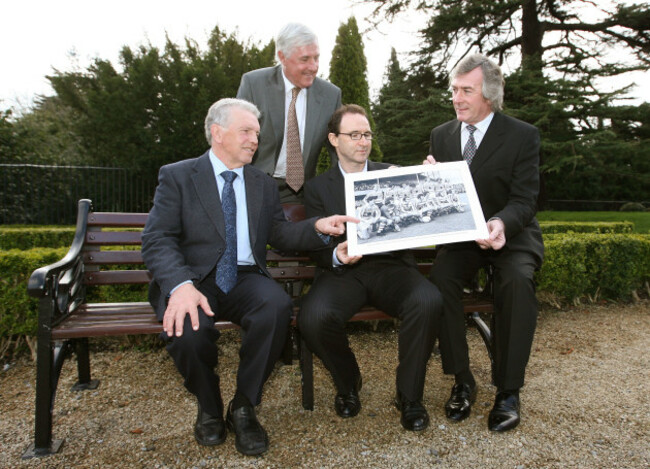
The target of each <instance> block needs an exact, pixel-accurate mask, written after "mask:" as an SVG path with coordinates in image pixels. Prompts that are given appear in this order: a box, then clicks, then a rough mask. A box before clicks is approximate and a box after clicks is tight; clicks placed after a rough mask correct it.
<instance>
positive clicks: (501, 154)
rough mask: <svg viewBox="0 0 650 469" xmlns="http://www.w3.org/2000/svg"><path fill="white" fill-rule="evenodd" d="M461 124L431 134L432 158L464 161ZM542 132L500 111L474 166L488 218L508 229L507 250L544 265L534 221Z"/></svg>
mask: <svg viewBox="0 0 650 469" xmlns="http://www.w3.org/2000/svg"><path fill="white" fill-rule="evenodd" d="M460 129H461V123H460V121H458V120H453V121H449V122H447V123H445V124H442V125H440V126H438V127H436V128H435V129H433V130H432V131H431V140H430V146H429V154H431V155H433V157H434V158H435V159H436V161H439V162H446V161H462V160H463V156H462V153H461V147H460ZM539 146H540V139H539V132H538V130H537V128H535V127H534V126H532V125H530V124H527V123H525V122H522V121H520V120H518V119H515V118H513V117H510V116H506V115H505V114H501V113H498V112H497V113H495V114H494V118H493V119H492V122H491V123H490V126H489V127H488V130H487V132H486V134H485V136H484V137H483V140H482V141H481V144H480V146H479V148H478V150H477V151H476V156H474V159H473V160H472V164H471V165H470V171H471V173H472V179H473V180H474V184H475V186H476V191H477V193H478V198H479V200H480V202H481V207H482V208H483V215H484V216H485V219H486V220H488V219H490V218H492V217H499V218H501V220H503V223H504V224H505V227H506V248H507V249H513V250H519V251H527V252H530V253H532V254H533V255H534V256H535V257H537V259H538V260H539V262H540V263H541V260H542V257H543V254H544V245H543V242H542V233H541V230H540V228H539V224H538V223H537V219H536V218H535V213H536V212H537V195H538V193H539Z"/></svg>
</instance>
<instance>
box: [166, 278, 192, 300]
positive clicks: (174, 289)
mask: <svg viewBox="0 0 650 469" xmlns="http://www.w3.org/2000/svg"><path fill="white" fill-rule="evenodd" d="M188 283H192V281H191V280H185V281H184V282H183V283H179V284H178V285H176V286H175V287H174V288H172V291H170V292H169V296H172V295H173V294H174V292H175V291H176V290H178V289H179V288H180V287H182V286H183V285H187V284H188Z"/></svg>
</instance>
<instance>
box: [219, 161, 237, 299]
mask: <svg viewBox="0 0 650 469" xmlns="http://www.w3.org/2000/svg"><path fill="white" fill-rule="evenodd" d="M221 177H223V178H224V180H225V181H226V183H225V184H224V186H223V191H222V194H221V206H222V208H223V218H224V221H225V223H226V251H225V252H224V253H223V255H222V256H221V258H220V259H219V263H218V264H217V275H216V277H217V286H218V287H219V288H220V289H221V291H222V292H224V293H228V292H229V291H230V289H231V288H232V287H234V286H235V283H236V282H237V201H236V200H235V191H234V189H233V187H232V182H233V181H234V180H235V178H236V177H237V173H235V172H234V171H224V172H222V173H221Z"/></svg>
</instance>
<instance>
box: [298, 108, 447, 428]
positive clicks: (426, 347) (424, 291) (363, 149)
mask: <svg viewBox="0 0 650 469" xmlns="http://www.w3.org/2000/svg"><path fill="white" fill-rule="evenodd" d="M328 130H329V134H328V138H329V141H330V143H331V144H332V146H333V147H334V148H335V149H336V153H337V156H338V164H337V165H335V166H334V167H333V168H331V169H330V170H329V171H328V172H326V173H324V174H322V175H320V176H318V177H316V178H314V179H311V180H309V181H308V182H307V183H306V184H305V210H306V214H307V216H308V217H315V216H318V217H321V216H326V215H327V214H334V213H343V211H345V189H344V174H346V173H355V172H360V171H373V170H378V169H386V168H388V167H389V165H388V164H384V163H374V162H372V161H368V155H369V154H370V149H371V143H372V142H371V140H372V132H371V131H370V124H369V123H368V118H367V115H366V112H365V110H364V109H363V108H362V107H360V106H357V105H354V104H350V105H344V106H342V107H340V108H339V109H337V110H336V111H335V112H334V114H333V115H332V118H331V120H330V122H329V126H328ZM347 247H348V241H347V239H346V235H342V236H339V237H337V238H334V240H333V242H332V243H330V245H329V246H328V247H326V248H323V249H319V250H318V251H315V252H314V253H313V257H314V259H315V261H316V262H317V264H318V267H319V272H318V274H317V276H316V279H315V281H314V283H313V285H312V286H311V288H310V290H309V293H308V294H307V295H306V297H305V298H304V299H303V303H302V307H301V311H300V317H299V319H298V325H299V328H300V332H301V334H302V337H303V338H304V340H305V342H306V343H307V346H308V347H309V349H310V350H311V351H312V352H314V353H315V354H316V355H317V356H318V357H320V359H321V360H322V361H323V364H324V365H325V367H326V368H327V369H328V370H329V372H330V373H331V375H332V379H333V380H334V384H335V386H336V389H337V394H336V397H335V399H334V408H335V410H336V413H337V414H338V415H339V416H340V417H342V418H348V417H354V416H355V415H357V414H358V413H359V411H360V410H361V402H360V400H359V391H360V389H361V373H360V370H359V365H358V364H357V360H356V358H355V356H354V353H353V352H352V350H351V349H350V344H349V342H348V338H347V335H346V333H345V323H346V322H347V320H348V319H350V317H352V316H353V315H354V314H355V313H356V312H357V311H358V310H359V308H361V307H362V306H363V305H366V304H370V305H373V306H376V307H378V308H380V309H381V310H382V311H385V312H386V313H387V314H390V315H391V316H393V317H395V318H399V319H400V320H401V325H400V331H399V364H398V366H397V378H396V387H397V389H396V397H395V405H396V406H397V408H398V409H399V410H400V412H401V420H400V421H401V424H402V426H403V427H404V428H405V429H407V430H412V431H419V430H424V429H425V428H427V426H428V424H429V415H428V413H427V410H426V409H425V407H424V406H423V404H422V394H423V390H424V381H425V374H426V368H427V362H428V360H429V357H430V356H431V352H432V350H433V345H434V341H435V337H436V333H437V329H438V321H439V316H440V314H441V311H442V298H441V295H440V292H439V291H438V289H437V288H436V287H435V286H434V285H432V284H431V283H430V282H429V281H427V279H426V278H424V277H423V276H422V275H421V274H420V273H419V272H418V270H417V265H416V263H415V260H414V259H413V257H412V255H411V254H410V253H409V252H408V251H397V252H389V253H383V254H378V255H368V256H365V257H362V256H350V255H348V251H347Z"/></svg>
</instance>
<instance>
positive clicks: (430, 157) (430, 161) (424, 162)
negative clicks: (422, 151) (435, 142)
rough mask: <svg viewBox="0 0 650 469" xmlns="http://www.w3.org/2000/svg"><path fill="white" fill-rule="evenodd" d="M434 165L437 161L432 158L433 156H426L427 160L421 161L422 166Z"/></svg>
mask: <svg viewBox="0 0 650 469" xmlns="http://www.w3.org/2000/svg"><path fill="white" fill-rule="evenodd" d="M436 163H437V161H436V159H435V158H434V157H433V155H427V158H426V159H425V160H424V161H422V164H436Z"/></svg>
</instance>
